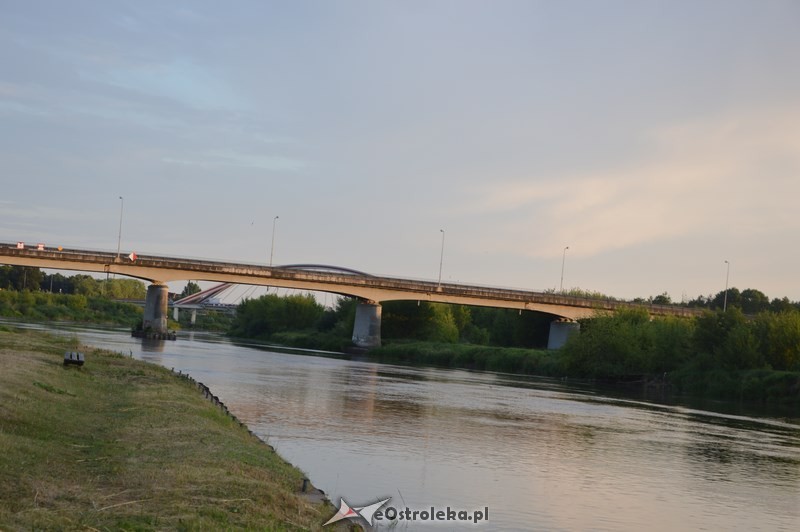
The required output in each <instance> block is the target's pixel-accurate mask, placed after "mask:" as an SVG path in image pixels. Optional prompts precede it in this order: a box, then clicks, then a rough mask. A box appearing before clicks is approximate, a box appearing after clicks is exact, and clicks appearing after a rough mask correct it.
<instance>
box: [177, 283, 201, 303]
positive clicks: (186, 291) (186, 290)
mask: <svg viewBox="0 0 800 532" xmlns="http://www.w3.org/2000/svg"><path fill="white" fill-rule="evenodd" d="M198 292H201V290H200V285H199V284H197V283H196V282H194V281H189V282H188V283H186V286H184V287H183V292H181V294H180V295H179V296H178V299H183V298H184V297H189V296H190V295H192V294H196V293H198Z"/></svg>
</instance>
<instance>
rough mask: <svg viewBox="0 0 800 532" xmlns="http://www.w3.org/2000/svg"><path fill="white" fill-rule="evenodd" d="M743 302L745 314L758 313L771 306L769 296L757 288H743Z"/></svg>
mask: <svg viewBox="0 0 800 532" xmlns="http://www.w3.org/2000/svg"><path fill="white" fill-rule="evenodd" d="M741 303H742V312H744V313H745V314H758V313H759V312H761V311H764V310H767V309H768V308H769V298H768V297H767V296H766V295H765V294H764V293H763V292H760V291H759V290H756V289H755V288H747V289H745V290H742V294H741Z"/></svg>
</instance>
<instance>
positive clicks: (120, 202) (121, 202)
mask: <svg viewBox="0 0 800 532" xmlns="http://www.w3.org/2000/svg"><path fill="white" fill-rule="evenodd" d="M124 207H125V200H124V199H122V196H120V197H119V233H118V234H117V262H119V249H120V245H121V244H122V209H123V208H124Z"/></svg>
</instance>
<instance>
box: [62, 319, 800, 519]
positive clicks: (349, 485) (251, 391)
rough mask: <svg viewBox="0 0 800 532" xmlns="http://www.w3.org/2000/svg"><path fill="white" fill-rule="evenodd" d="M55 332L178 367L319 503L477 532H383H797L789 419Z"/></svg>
mask: <svg viewBox="0 0 800 532" xmlns="http://www.w3.org/2000/svg"><path fill="white" fill-rule="evenodd" d="M50 329H52V327H51V328H50ZM58 330H59V331H61V332H65V333H67V334H77V335H78V336H79V337H80V339H81V341H82V342H83V343H85V344H89V345H92V346H96V347H102V348H106V349H110V350H113V351H117V352H122V353H125V354H132V355H133V356H134V357H136V358H140V359H143V360H146V361H149V362H153V363H157V364H161V365H163V366H166V367H167V368H175V369H176V370H179V369H180V370H181V371H183V372H188V373H189V374H191V375H192V376H193V377H194V378H195V379H197V380H198V381H201V382H203V383H205V384H206V385H208V386H209V387H210V388H211V389H212V391H213V392H214V393H215V394H217V395H218V396H219V397H220V399H221V400H222V401H224V402H225V404H226V405H227V406H228V408H229V409H230V410H231V411H232V412H233V413H234V414H235V415H236V416H237V417H238V418H239V419H240V420H241V421H243V422H245V423H246V424H247V425H248V426H249V427H250V428H251V429H252V430H253V431H254V432H256V433H257V434H258V435H259V436H260V437H261V438H262V439H264V440H266V441H267V442H269V443H270V444H271V445H272V446H274V447H275V448H276V449H277V451H278V452H279V453H280V454H281V455H282V456H283V457H284V458H286V459H287V460H288V461H289V462H291V463H292V464H294V465H295V466H297V467H299V468H300V469H302V470H303V471H305V472H306V473H307V475H308V476H309V478H310V479H311V481H312V482H313V483H314V484H315V485H316V486H318V487H320V488H321V489H323V490H324V491H325V492H326V493H327V494H328V495H329V496H330V498H331V500H332V501H333V502H334V503H338V502H339V498H340V497H343V498H344V499H345V500H346V501H347V502H348V503H349V504H350V505H351V506H365V505H368V504H370V503H373V502H375V501H377V500H382V499H385V498H387V497H391V501H390V502H389V503H387V506H385V507H384V509H386V508H387V507H389V506H392V507H394V508H397V509H402V508H410V509H417V510H426V509H430V508H431V506H433V507H435V509H436V510H439V509H443V510H444V509H447V508H448V507H449V508H451V509H452V510H466V511H469V512H470V515H472V512H473V511H478V510H480V511H484V512H485V509H487V508H488V514H489V515H488V521H484V522H482V523H479V524H478V525H475V524H465V523H455V522H445V523H442V522H439V523H436V524H431V523H420V522H415V523H411V524H409V523H408V522H405V521H401V522H399V523H397V524H396V528H398V529H403V530H418V529H421V528H431V529H438V530H451V529H452V530H458V529H465V528H473V529H481V530H614V531H617V530H623V531H625V530H631V531H633V530H636V531H639V530H643V529H647V530H650V531H657V530H683V529H686V530H786V531H797V530H800V413H798V412H796V411H788V412H778V413H760V414H758V415H753V414H751V413H747V414H745V413H742V412H740V411H738V410H737V409H736V407H735V406H733V405H725V404H722V403H720V404H718V405H715V406H714V408H713V410H715V411H712V409H709V408H708V407H705V408H704V409H700V408H697V407H691V406H687V405H680V404H671V405H670V404H658V403H656V402H648V401H643V400H635V399H631V398H622V397H610V396H608V395H603V394H601V393H598V392H597V391H595V390H591V389H582V388H580V387H576V386H573V385H572V384H570V383H565V382H560V381H553V380H544V379H522V378H517V377H513V376H509V375H498V374H492V373H480V372H469V371H460V370H447V369H431V368H414V367H402V366H392V365H385V364H374V363H370V362H365V361H357V360H350V359H347V358H343V357H335V356H319V355H314V354H311V353H307V354H298V353H294V354H287V353H279V352H274V351H269V350H266V349H265V348H263V347H261V348H260V347H257V346H252V345H235V344H233V343H231V342H229V341H228V340H226V339H224V338H221V337H219V336H216V335H212V334H202V333H186V334H181V336H179V339H178V341H176V342H161V343H158V344H147V343H145V344H143V343H142V341H141V340H137V339H133V338H130V336H129V333H128V332H127V331H126V330H120V329H116V330H114V329H89V328H63V327H61V328H59V329H58ZM90 363H91V361H90V360H89V361H87V364H90ZM382 523H383V524H384V526H385V525H386V523H387V521H385V520H384V521H382Z"/></svg>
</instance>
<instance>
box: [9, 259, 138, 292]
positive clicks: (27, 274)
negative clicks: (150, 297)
mask: <svg viewBox="0 0 800 532" xmlns="http://www.w3.org/2000/svg"><path fill="white" fill-rule="evenodd" d="M0 289H4V290H15V291H23V290H29V291H31V292H51V293H54V294H75V295H82V296H86V297H95V296H98V297H100V296H105V297H108V298H111V299H144V298H145V295H146V294H147V288H146V287H145V285H144V283H143V282H142V281H139V280H136V279H125V278H122V279H95V278H94V277H92V276H90V275H85V274H77V275H72V276H64V275H62V274H60V273H54V274H47V273H44V272H43V271H42V270H40V269H39V268H32V267H28V266H0Z"/></svg>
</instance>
